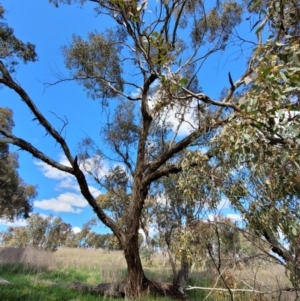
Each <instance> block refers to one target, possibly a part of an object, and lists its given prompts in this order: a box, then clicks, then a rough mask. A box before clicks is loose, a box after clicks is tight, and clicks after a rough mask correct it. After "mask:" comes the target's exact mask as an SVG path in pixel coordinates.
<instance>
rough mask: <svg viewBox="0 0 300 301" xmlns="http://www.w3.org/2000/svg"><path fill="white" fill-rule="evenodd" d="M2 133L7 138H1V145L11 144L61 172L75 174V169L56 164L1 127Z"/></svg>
mask: <svg viewBox="0 0 300 301" xmlns="http://www.w3.org/2000/svg"><path fill="white" fill-rule="evenodd" d="M0 133H1V134H2V135H4V136H5V138H0V143H10V144H14V145H16V146H19V147H20V148H21V149H23V150H25V151H27V152H29V153H30V154H32V155H33V156H34V157H35V158H38V159H40V160H42V161H44V162H46V163H47V164H49V165H50V166H52V167H55V168H57V169H59V170H61V171H64V172H67V173H69V174H73V168H71V167H68V166H65V165H62V164H60V163H58V162H56V161H55V160H52V159H51V158H50V157H48V156H46V155H45V154H44V153H43V152H41V151H39V150H38V149H37V148H35V147H34V146H33V145H31V144H30V143H29V142H27V141H25V140H23V139H20V138H18V137H16V136H14V135H13V134H11V133H10V132H9V131H7V130H5V129H3V128H1V127H0Z"/></svg>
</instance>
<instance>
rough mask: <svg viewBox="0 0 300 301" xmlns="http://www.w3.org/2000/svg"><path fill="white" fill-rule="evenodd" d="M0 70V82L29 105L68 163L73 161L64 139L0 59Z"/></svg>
mask: <svg viewBox="0 0 300 301" xmlns="http://www.w3.org/2000/svg"><path fill="white" fill-rule="evenodd" d="M0 71H1V73H2V75H3V77H2V78H1V77H0V83H2V84H4V85H5V86H7V87H8V88H10V89H12V90H14V91H15V92H16V93H17V94H18V95H19V96H20V97H21V99H22V100H23V101H24V102H25V103H26V105H27V106H28V107H29V109H30V110H31V112H32V113H33V114H34V116H35V117H36V119H37V120H38V121H39V122H40V124H41V125H42V126H43V127H44V128H45V129H46V131H47V133H49V134H50V135H51V136H52V137H53V138H54V139H55V140H56V141H57V143H58V144H60V146H61V147H62V149H63V151H64V153H65V155H66V157H67V159H68V160H69V162H70V164H72V163H73V157H72V155H71V152H70V150H69V148H68V146H67V143H66V141H65V140H64V138H63V137H62V136H61V135H60V134H59V133H58V132H57V131H56V130H55V129H54V128H53V127H52V125H51V124H50V122H49V121H48V120H47V119H46V118H45V117H44V116H43V114H42V113H41V112H40V111H39V110H38V108H37V107H36V106H35V104H34V102H33V101H32V99H31V98H30V97H29V95H28V94H27V93H26V92H25V90H23V89H22V88H21V87H20V86H19V85H18V84H17V83H16V82H15V81H14V80H13V79H12V78H11V77H10V76H8V75H9V72H8V70H7V69H6V68H5V66H4V64H3V63H2V61H0Z"/></svg>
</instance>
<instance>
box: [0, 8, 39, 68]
mask: <svg viewBox="0 0 300 301" xmlns="http://www.w3.org/2000/svg"><path fill="white" fill-rule="evenodd" d="M4 13H5V10H4V7H3V5H2V4H0V40H1V45H0V59H6V60H7V62H8V65H9V67H10V71H12V72H13V71H14V67H15V66H16V65H17V64H18V60H19V59H21V60H22V61H23V62H25V63H26V62H28V61H32V62H34V61H36V60H37V54H36V52H35V46H34V45H33V44H31V43H24V42H22V41H21V40H19V39H18V38H17V37H16V36H15V35H14V30H13V29H12V28H11V27H9V26H8V25H7V24H6V22H4V20H5V19H4Z"/></svg>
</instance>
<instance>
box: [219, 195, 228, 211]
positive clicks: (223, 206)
mask: <svg viewBox="0 0 300 301" xmlns="http://www.w3.org/2000/svg"><path fill="white" fill-rule="evenodd" d="M228 208H230V201H229V199H228V198H225V197H223V198H222V200H221V202H220V203H219V204H218V206H217V209H218V210H224V209H228Z"/></svg>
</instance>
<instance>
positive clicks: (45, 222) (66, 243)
mask: <svg viewBox="0 0 300 301" xmlns="http://www.w3.org/2000/svg"><path fill="white" fill-rule="evenodd" d="M95 224H96V220H95V219H91V220H90V221H88V222H87V223H86V224H84V225H83V227H82V229H81V231H80V232H78V233H75V232H74V231H73V229H72V226H71V225H70V224H68V223H65V222H64V221H63V220H62V219H61V218H60V217H53V216H48V217H43V216H41V215H39V214H32V215H31V216H30V218H28V219H27V224H26V226H25V227H9V228H8V229H7V230H5V231H2V232H0V242H1V243H2V244H3V245H6V246H12V247H34V248H37V249H41V250H47V251H56V250H57V249H58V248H59V247H69V248H93V249H105V250H120V245H119V243H118V241H117V239H116V238H115V237H114V235H113V234H110V233H107V234H99V233H96V232H94V231H92V227H93V226H94V225H95ZM140 242H141V243H142V237H141V238H140Z"/></svg>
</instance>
